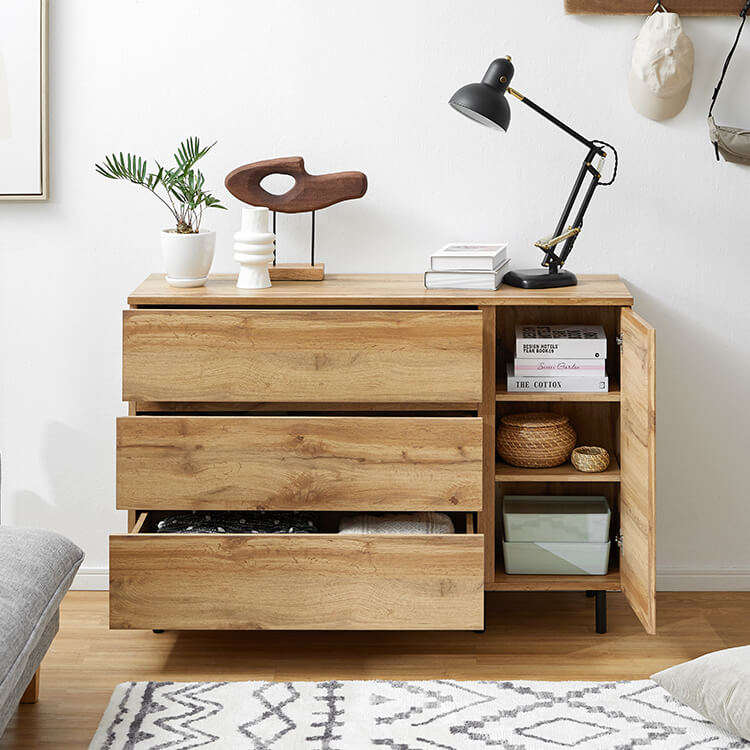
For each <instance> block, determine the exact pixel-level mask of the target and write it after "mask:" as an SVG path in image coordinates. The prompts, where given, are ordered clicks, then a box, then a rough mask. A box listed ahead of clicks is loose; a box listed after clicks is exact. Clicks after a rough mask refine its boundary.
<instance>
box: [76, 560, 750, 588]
mask: <svg viewBox="0 0 750 750" xmlns="http://www.w3.org/2000/svg"><path fill="white" fill-rule="evenodd" d="M71 589H73V590H74V591H107V590H108V589H109V569H108V568H81V569H80V570H79V571H78V575H77V576H76V577H75V580H74V581H73V585H72V586H71ZM656 590H657V591H750V568H702V569H697V568H683V567H680V566H662V567H660V568H659V569H658V571H657V573H656Z"/></svg>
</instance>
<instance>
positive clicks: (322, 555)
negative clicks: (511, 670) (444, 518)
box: [110, 514, 484, 630]
mask: <svg viewBox="0 0 750 750" xmlns="http://www.w3.org/2000/svg"><path fill="white" fill-rule="evenodd" d="M144 515H146V514H144ZM142 528H148V523H147V522H146V523H145V524H144V526H143V527H142ZM469 530H470V529H469ZM483 554H484V541H483V536H482V535H479V534H471V533H469V534H458V533H457V534H446V535H437V534H436V535H414V536H400V535H399V536H396V535H393V536H390V535H366V536H365V535H363V536H354V535H352V536H345V535H340V534H310V535H306V534H298V535H294V534H290V535H284V534H257V535H254V534H250V535H234V534H226V535H224V534H222V535H211V534H207V535H199V534H185V535H182V534H180V535H169V534H164V535H161V534H152V533H133V534H127V535H118V536H112V537H110V627H112V628H140V629H173V630H204V629H248V630H258V629H264V630H265V629H272V630H274V629H275V630H319V629H320V630H336V629H337V630H370V629H383V630H464V629H467V630H476V629H481V628H482V627H483V621H484V583H483V566H482V562H483Z"/></svg>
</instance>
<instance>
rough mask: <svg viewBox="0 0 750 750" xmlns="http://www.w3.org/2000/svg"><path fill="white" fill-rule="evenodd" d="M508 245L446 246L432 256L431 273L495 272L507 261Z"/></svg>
mask: <svg viewBox="0 0 750 750" xmlns="http://www.w3.org/2000/svg"><path fill="white" fill-rule="evenodd" d="M507 254H508V245H507V244H505V243H501V244H496V245H492V244H481V245H480V244H462V245H445V247H441V248H440V250H438V251H437V252H436V253H433V254H432V255H431V256H430V270H431V271H494V270H495V269H496V268H499V267H500V266H501V265H502V264H503V263H504V262H505V260H506V259H507Z"/></svg>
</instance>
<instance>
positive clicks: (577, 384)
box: [507, 363, 609, 393]
mask: <svg viewBox="0 0 750 750" xmlns="http://www.w3.org/2000/svg"><path fill="white" fill-rule="evenodd" d="M507 374H508V393H518V392H522V391H526V392H528V393H555V392H556V393H607V392H608V391H609V378H608V377H607V376H606V375H604V376H597V375H565V376H563V377H555V376H550V375H515V374H514V373H513V365H512V364H510V363H508V367H507Z"/></svg>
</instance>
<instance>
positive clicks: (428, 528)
mask: <svg viewBox="0 0 750 750" xmlns="http://www.w3.org/2000/svg"><path fill="white" fill-rule="evenodd" d="M455 531H456V529H455V527H454V526H453V521H451V519H450V516H448V515H446V514H445V513H379V514H368V513H358V514H357V515H353V516H345V517H344V518H342V519H341V521H340V522H339V534H453V533H455Z"/></svg>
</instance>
